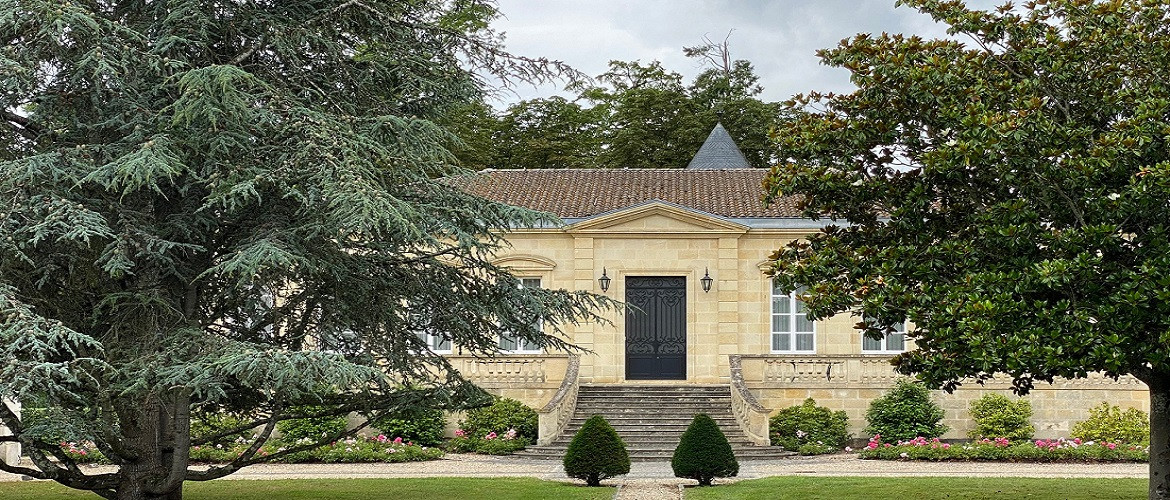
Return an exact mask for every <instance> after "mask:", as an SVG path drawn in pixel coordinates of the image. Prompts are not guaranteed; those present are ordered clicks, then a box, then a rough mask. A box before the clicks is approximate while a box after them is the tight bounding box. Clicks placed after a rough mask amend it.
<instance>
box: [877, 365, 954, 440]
mask: <svg viewBox="0 0 1170 500" xmlns="http://www.w3.org/2000/svg"><path fill="white" fill-rule="evenodd" d="M865 419H866V420H868V421H869V427H866V428H865V432H867V433H869V434H870V435H875V434H878V435H881V437H882V441H886V442H892V441H909V440H911V439H914V438H916V437H918V436H922V437H924V438H935V437H939V436H941V435H943V433H944V432H946V431H947V426H945V425H943V424H942V423H941V422H942V419H943V411H942V408H940V407H939V406H938V404H937V403H935V402H934V401H932V400H931V399H930V391H928V390H926V387H925V386H923V385H922V384H920V383H918V382H914V381H911V380H909V379H902V380H899V381H898V383H897V385H895V386H894V388H893V389H890V392H887V393H886V394H885V395H883V396H882V397H880V398H877V399H875V400H873V402H871V403H870V404H869V410H867V411H866V412H865Z"/></svg>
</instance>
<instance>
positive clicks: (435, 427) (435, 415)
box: [370, 407, 447, 446]
mask: <svg viewBox="0 0 1170 500" xmlns="http://www.w3.org/2000/svg"><path fill="white" fill-rule="evenodd" d="M370 425H371V426H372V427H373V428H375V429H377V430H378V431H379V432H381V433H382V434H383V435H385V436H386V437H388V438H390V439H394V438H396V437H400V438H402V439H403V440H406V441H410V442H413V443H415V444H418V445H422V446H437V445H439V444H441V443H442V442H443V433H444V431H445V429H446V427H447V417H446V415H445V413H444V412H443V410H440V409H438V408H423V407H411V408H407V409H405V410H399V411H396V412H393V413H387V414H385V415H382V416H379V417H376V418H372V419H370Z"/></svg>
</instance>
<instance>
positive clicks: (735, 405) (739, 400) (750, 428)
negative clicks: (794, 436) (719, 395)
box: [730, 354, 772, 446]
mask: <svg viewBox="0 0 1170 500" xmlns="http://www.w3.org/2000/svg"><path fill="white" fill-rule="evenodd" d="M730 364H731V411H732V413H734V414H735V420H736V421H737V422H739V427H740V428H741V429H743V432H744V434H746V435H747V436H748V438H749V439H751V440H752V443H754V444H755V445H756V446H768V445H770V444H771V442H772V441H771V436H770V435H769V429H768V415H769V414H770V413H772V411H771V410H768V409H766V408H764V406H763V405H761V404H760V402H759V400H757V399H756V396H755V395H754V394H752V393H751V391H749V390H748V388H747V384H746V383H744V380H743V369H742V365H741V356H739V355H736V354H732V355H731V359H730Z"/></svg>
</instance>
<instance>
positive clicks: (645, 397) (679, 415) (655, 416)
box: [517, 384, 792, 461]
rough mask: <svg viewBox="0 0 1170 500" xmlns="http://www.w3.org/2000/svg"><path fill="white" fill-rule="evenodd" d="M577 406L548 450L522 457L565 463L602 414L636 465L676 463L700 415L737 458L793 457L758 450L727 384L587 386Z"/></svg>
mask: <svg viewBox="0 0 1170 500" xmlns="http://www.w3.org/2000/svg"><path fill="white" fill-rule="evenodd" d="M576 404H577V407H576V411H575V412H574V413H573V415H572V416H571V417H570V419H569V421H568V422H567V423H566V426H565V428H564V430H563V431H562V433H561V435H559V436H557V437H556V438H555V439H553V440H552V442H551V443H549V444H548V445H545V446H534V447H530V448H528V449H527V450H524V451H521V452H520V453H517V455H519V456H527V457H532V458H546V459H550V460H551V459H555V460H559V459H562V458H563V457H564V453H565V450H566V449H567V448H568V446H569V443H570V442H571V441H572V439H573V436H574V435H575V434H576V433H577V431H579V430H580V429H581V427H582V426H583V425H584V424H585V421H586V420H588V419H589V417H592V416H593V415H601V416H602V417H604V418H605V419H606V421H608V422H609V424H610V425H611V426H613V428H614V429H615V430H616V431H617V433H618V435H619V436H621V437H622V440H623V441H625V442H626V447H627V450H628V451H629V453H630V458H631V459H632V460H638V461H648V460H657V461H661V460H670V458H671V456H673V455H674V449H675V447H677V446H678V442H679V439H680V438H681V437H682V434H683V432H684V431H686V429H687V427H688V426H690V424H691V421H692V420H693V419H694V417H695V415H697V414H700V413H704V414H707V415H709V416H711V417H712V418H713V419H714V420H715V422H716V424H718V425H719V427H720V429H721V430H722V431H723V433H724V435H726V436H727V439H728V442H729V443H731V445H732V449H733V450H734V451H735V454H736V456H737V457H741V458H744V459H776V458H782V457H784V456H788V455H792V453H790V452H784V451H782V450H780V448H778V447H773V446H766V447H761V446H755V445H754V443H752V442H751V440H749V439H748V438H747V436H746V435H744V433H743V430H742V429H741V428H740V427H739V423H738V421H737V420H736V418H735V416H734V415H733V414H732V412H731V388H730V387H728V386H726V385H710V386H691V385H654V384H646V385H624V384H623V385H582V386H581V387H580V389H579V391H578V393H577V401H576Z"/></svg>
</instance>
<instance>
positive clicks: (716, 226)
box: [565, 200, 748, 236]
mask: <svg viewBox="0 0 1170 500" xmlns="http://www.w3.org/2000/svg"><path fill="white" fill-rule="evenodd" d="M565 231H566V232H568V233H571V234H605V235H611V236H612V235H623V234H625V235H646V234H653V235H656V236H670V235H679V236H690V235H740V234H743V233H746V232H747V231H748V226H745V225H743V224H739V223H736V222H732V221H729V220H727V219H725V218H723V217H720V216H718V215H713V214H709V213H706V212H702V211H699V210H694V209H692V208H688V207H685V206H682V205H677V204H674V203H670V202H665V201H662V200H650V201H647V202H644V203H639V204H637V205H632V206H629V207H625V208H621V209H618V210H614V211H611V212H606V213H603V214H599V215H596V216H593V217H590V218H587V219H584V220H581V221H578V222H575V223H573V224H570V225H569V226H567V227H565Z"/></svg>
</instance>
